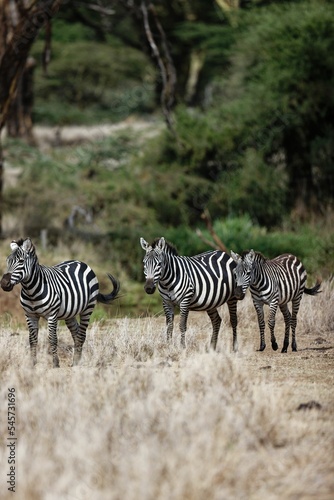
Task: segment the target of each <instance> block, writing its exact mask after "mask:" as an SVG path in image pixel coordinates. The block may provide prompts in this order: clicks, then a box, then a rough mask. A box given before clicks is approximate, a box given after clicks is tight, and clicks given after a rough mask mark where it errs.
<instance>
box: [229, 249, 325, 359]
mask: <svg viewBox="0 0 334 500" xmlns="http://www.w3.org/2000/svg"><path fill="white" fill-rule="evenodd" d="M231 255H232V258H233V259H234V261H235V263H236V264H237V266H236V268H235V269H234V273H235V281H236V288H235V295H236V297H237V298H238V299H243V298H244V296H245V293H246V290H247V288H248V287H250V291H251V294H252V299H253V303H254V306H255V309H256V312H257V317H258V323H259V329H260V349H259V350H260V351H263V350H264V349H265V347H266V343H265V338H264V331H265V321H264V314H263V305H264V304H269V319H268V325H269V329H270V334H271V346H272V348H273V350H274V351H276V350H277V349H278V345H277V342H276V338H275V334H274V330H275V316H276V311H277V307H279V308H280V310H281V312H282V314H283V317H284V323H285V336H284V343H283V348H282V352H287V349H288V346H289V335H290V327H291V331H292V344H291V346H292V350H293V351H297V342H296V327H297V314H298V310H299V305H300V301H301V299H302V296H303V293H306V294H308V295H316V294H317V293H319V292H320V290H319V288H320V284H321V283H320V281H317V283H316V285H315V286H314V287H313V288H306V287H305V284H306V279H307V273H306V270H305V268H304V266H303V264H302V263H301V261H300V260H299V259H297V257H295V256H294V255H291V254H283V255H279V256H278V257H276V258H274V259H272V260H270V259H266V258H265V257H264V256H263V255H262V254H261V253H259V252H254V250H250V251H246V252H243V254H242V255H241V256H240V255H238V254H237V253H234V252H231ZM288 302H292V310H291V313H290V311H289V308H288Z"/></svg>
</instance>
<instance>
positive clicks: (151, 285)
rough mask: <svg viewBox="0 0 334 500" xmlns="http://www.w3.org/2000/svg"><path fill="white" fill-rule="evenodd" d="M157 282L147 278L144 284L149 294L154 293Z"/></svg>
mask: <svg viewBox="0 0 334 500" xmlns="http://www.w3.org/2000/svg"><path fill="white" fill-rule="evenodd" d="M155 288H156V286H155V284H154V283H153V280H147V281H146V283H145V285H144V290H145V292H146V293H148V294H149V295H152V293H154V292H155Z"/></svg>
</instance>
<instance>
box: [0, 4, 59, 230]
mask: <svg viewBox="0 0 334 500" xmlns="http://www.w3.org/2000/svg"><path fill="white" fill-rule="evenodd" d="M60 3H61V0H45V1H43V0H0V138H1V132H2V130H3V128H4V126H5V125H6V123H9V124H10V127H9V133H10V134H11V135H17V136H28V137H29V136H30V137H31V128H32V125H31V121H30V106H31V99H32V93H31V78H32V72H33V68H34V61H33V60H32V59H31V58H29V52H30V49H31V46H32V44H33V42H34V40H35V38H36V36H37V34H38V32H39V30H40V29H41V28H42V27H43V26H44V25H45V23H48V22H49V21H50V19H51V18H52V17H53V16H54V15H55V14H56V12H57V11H58V9H59V6H60ZM46 48H47V50H46V51H45V55H44V60H47V57H48V47H46ZM27 95H28V96H29V97H28V99H27ZM23 101H25V102H23ZM3 161H4V160H3V152H2V147H1V142H0V234H2V188H3Z"/></svg>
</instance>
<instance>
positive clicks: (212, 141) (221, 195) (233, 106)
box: [163, 1, 334, 227]
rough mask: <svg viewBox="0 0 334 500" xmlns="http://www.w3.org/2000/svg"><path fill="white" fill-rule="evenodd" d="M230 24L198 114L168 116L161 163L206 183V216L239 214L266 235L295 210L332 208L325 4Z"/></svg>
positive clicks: (332, 47)
mask: <svg viewBox="0 0 334 500" xmlns="http://www.w3.org/2000/svg"><path fill="white" fill-rule="evenodd" d="M235 19H236V20H238V23H237V24H236V27H235V32H234V37H235V40H237V41H236V42H235V43H234V44H233V45H231V47H230V67H229V70H228V71H226V68H225V76H224V77H223V78H222V77H221V76H218V72H216V75H217V76H216V79H215V81H213V82H212V83H211V87H210V89H211V91H212V97H211V104H210V105H209V106H207V107H206V108H205V110H204V112H203V110H201V111H199V110H189V109H186V108H184V107H183V106H180V107H179V108H178V109H177V111H176V130H177V134H178V137H179V141H178V142H175V141H168V142H166V146H165V149H164V152H163V155H164V157H165V155H166V157H167V158H169V159H171V160H172V161H173V162H178V163H179V164H181V165H182V166H183V168H184V169H186V170H187V171H188V172H191V173H193V174H195V175H197V176H200V177H204V178H205V179H207V180H209V181H211V183H212V196H211V197H210V198H209V199H208V200H207V206H208V207H209V208H210V211H211V213H212V214H213V215H214V216H219V215H233V214H248V215H250V216H251V217H252V219H253V220H254V221H258V222H260V223H261V224H264V225H265V226H267V227H273V226H275V225H279V224H280V223H282V221H283V219H284V218H285V217H286V215H287V214H288V213H289V212H290V210H291V208H293V207H294V206H296V205H298V204H300V206H301V207H302V210H305V211H306V210H307V209H309V208H310V207H311V208H313V209H315V210H321V211H325V210H326V207H327V206H328V205H330V204H332V201H333V162H334V153H333V147H332V145H333V126H332V123H333V116H334V100H333V93H332V92H331V91H330V89H331V88H332V87H333V85H334V56H333V54H334V36H333V30H332V29H331V27H332V26H333V23H334V8H333V5H332V4H330V3H329V2H320V3H319V2H312V1H306V2H290V3H286V4H283V5H282V4H278V3H273V4H272V5H270V6H268V7H263V8H261V9H260V10H259V9H249V10H247V11H241V12H240V13H239V16H238V17H236V18H235ZM225 31H226V30H223V29H222V30H221V39H222V40H223V39H224V36H226V35H225ZM217 36H219V35H217ZM197 43H198V44H199V46H200V45H201V44H202V43H203V39H201V40H197ZM224 64H225V63H223V62H222V65H221V68H223V67H224ZM315 192H316V193H317V196H315V195H314V193H315Z"/></svg>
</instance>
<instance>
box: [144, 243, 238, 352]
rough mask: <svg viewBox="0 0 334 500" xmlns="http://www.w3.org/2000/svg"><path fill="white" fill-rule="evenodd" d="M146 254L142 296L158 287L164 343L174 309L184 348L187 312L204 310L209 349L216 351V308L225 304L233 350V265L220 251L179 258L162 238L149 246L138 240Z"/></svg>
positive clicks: (217, 326)
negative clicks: (209, 326) (208, 325)
mask: <svg viewBox="0 0 334 500" xmlns="http://www.w3.org/2000/svg"><path fill="white" fill-rule="evenodd" d="M140 243H141V246H142V248H143V249H144V250H145V251H146V255H145V257H144V260H143V263H144V274H145V277H146V282H145V287H144V288H145V291H146V293H149V294H151V293H154V291H155V289H156V286H157V285H158V290H159V293H160V295H161V297H162V304H163V308H164V312H165V316H166V323H167V340H171V338H172V333H173V327H174V309H175V306H178V307H179V308H180V332H181V344H182V346H183V347H185V332H186V329H187V319H188V314H189V311H206V312H207V314H208V316H209V317H210V320H211V323H212V329H213V333H212V337H211V347H212V348H213V349H216V345H217V339H218V333H219V328H220V324H221V318H220V316H219V313H218V311H217V308H218V307H219V306H221V305H222V304H224V303H225V302H226V303H227V305H228V308H229V312H230V320H231V325H232V329H233V349H234V350H235V351H236V350H237V299H236V298H235V297H234V296H233V288H234V278H233V273H232V270H233V269H234V268H235V263H234V261H233V259H231V257H230V256H229V255H228V254H227V253H225V252H220V251H212V252H206V253H203V254H200V255H195V256H193V257H185V256H179V255H178V254H177V252H176V250H175V248H174V247H173V246H172V245H170V244H169V243H167V242H166V241H165V239H164V238H158V239H156V240H155V241H154V242H153V243H152V244H151V245H149V244H148V243H147V242H146V241H145V240H144V239H143V238H141V239H140Z"/></svg>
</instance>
